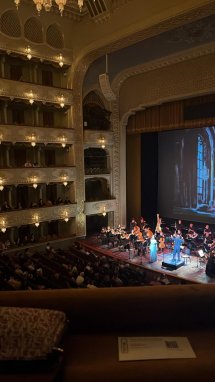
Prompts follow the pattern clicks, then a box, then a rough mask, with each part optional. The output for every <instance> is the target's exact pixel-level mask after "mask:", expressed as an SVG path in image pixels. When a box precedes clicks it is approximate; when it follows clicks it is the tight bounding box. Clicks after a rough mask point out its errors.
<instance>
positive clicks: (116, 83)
mask: <svg viewBox="0 0 215 382" xmlns="http://www.w3.org/2000/svg"><path fill="white" fill-rule="evenodd" d="M214 53H215V42H212V43H209V44H205V45H203V46H200V47H196V48H192V49H186V50H184V51H181V52H179V53H174V54H171V55H169V56H165V57H162V58H160V59H157V60H152V61H150V62H147V63H144V64H140V65H137V66H133V67H130V68H128V69H126V70H124V71H122V72H120V73H119V74H118V75H117V76H116V77H115V78H114V80H113V83H112V87H113V89H114V91H119V89H120V88H121V86H122V84H123V83H124V82H125V81H126V79H127V78H130V77H132V76H137V75H139V74H143V73H147V72H150V71H153V70H157V69H161V68H165V67H167V66H172V65H174V64H178V63H183V62H185V61H189V60H194V59H196V58H199V57H204V56H207V55H213V54H214ZM212 59H213V58H212ZM141 107H143V105H141Z"/></svg>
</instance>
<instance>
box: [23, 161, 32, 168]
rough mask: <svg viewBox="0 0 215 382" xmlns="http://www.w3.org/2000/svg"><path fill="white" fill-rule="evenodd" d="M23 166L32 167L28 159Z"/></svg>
mask: <svg viewBox="0 0 215 382" xmlns="http://www.w3.org/2000/svg"><path fill="white" fill-rule="evenodd" d="M24 167H32V164H31V162H30V161H29V160H27V161H26V162H25V164H24Z"/></svg>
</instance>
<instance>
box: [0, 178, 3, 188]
mask: <svg viewBox="0 0 215 382" xmlns="http://www.w3.org/2000/svg"><path fill="white" fill-rule="evenodd" d="M3 182H4V180H3V178H0V191H3V190H4V186H3Z"/></svg>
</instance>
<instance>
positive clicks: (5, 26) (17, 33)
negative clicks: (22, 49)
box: [0, 10, 21, 38]
mask: <svg viewBox="0 0 215 382" xmlns="http://www.w3.org/2000/svg"><path fill="white" fill-rule="evenodd" d="M0 28H1V32H2V33H4V34H5V35H7V36H10V37H16V38H18V37H21V24H20V20H19V18H18V16H17V12H15V11H13V10H8V11H6V12H4V13H3V14H2V15H1V19H0Z"/></svg>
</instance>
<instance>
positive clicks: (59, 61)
mask: <svg viewBox="0 0 215 382" xmlns="http://www.w3.org/2000/svg"><path fill="white" fill-rule="evenodd" d="M58 63H59V66H60V67H61V68H62V66H63V56H62V54H61V53H60V54H59V56H58Z"/></svg>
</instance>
